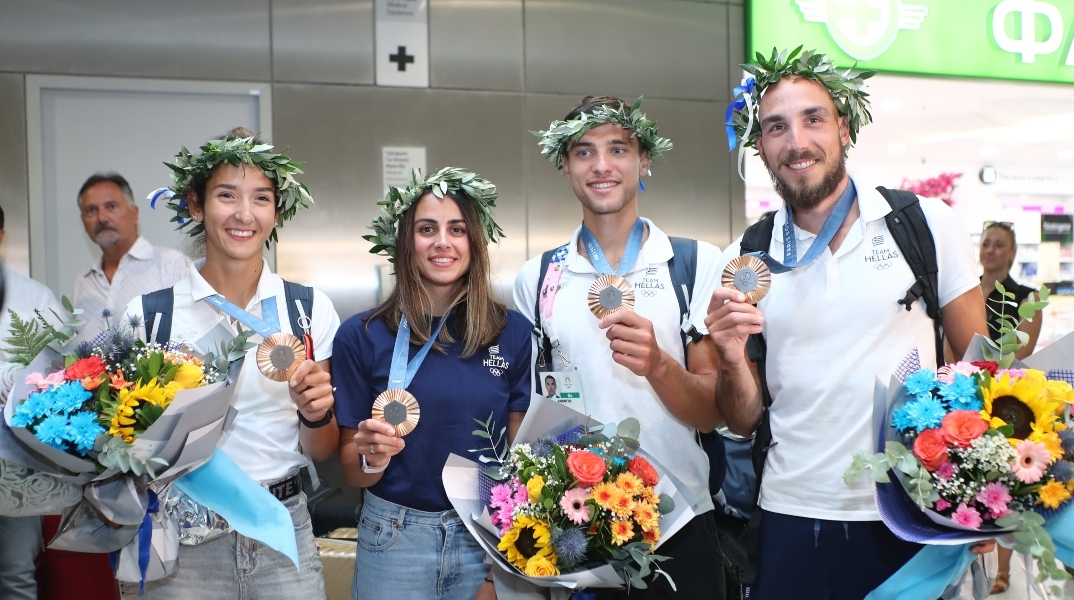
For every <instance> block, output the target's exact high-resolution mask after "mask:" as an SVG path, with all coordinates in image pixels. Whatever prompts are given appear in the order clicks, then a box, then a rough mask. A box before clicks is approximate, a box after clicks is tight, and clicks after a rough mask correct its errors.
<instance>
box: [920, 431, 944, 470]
mask: <svg viewBox="0 0 1074 600" xmlns="http://www.w3.org/2000/svg"><path fill="white" fill-rule="evenodd" d="M914 456H916V457H917V458H918V460H920V461H921V463H922V464H924V465H925V470H926V471H928V472H929V473H931V472H933V471H935V470H936V469H939V468H940V465H942V464H944V463H945V462H947V444H946V443H944V441H943V432H942V431H940V430H939V429H935V428H934V429H926V430H925V431H922V432H921V433H919V434H918V435H917V439H916V440H914Z"/></svg>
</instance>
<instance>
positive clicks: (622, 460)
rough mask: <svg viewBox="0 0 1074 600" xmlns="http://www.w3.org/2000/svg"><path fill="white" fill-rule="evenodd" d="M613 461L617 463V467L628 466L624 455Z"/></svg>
mask: <svg viewBox="0 0 1074 600" xmlns="http://www.w3.org/2000/svg"><path fill="white" fill-rule="evenodd" d="M612 462H613V463H615V466H617V467H623V466H626V459H625V458H623V457H622V456H616V457H615V460H613V461H612Z"/></svg>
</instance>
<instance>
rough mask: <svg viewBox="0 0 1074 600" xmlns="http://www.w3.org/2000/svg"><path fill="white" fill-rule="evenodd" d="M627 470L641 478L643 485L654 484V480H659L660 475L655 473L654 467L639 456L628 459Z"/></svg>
mask: <svg viewBox="0 0 1074 600" xmlns="http://www.w3.org/2000/svg"><path fill="white" fill-rule="evenodd" d="M627 470H628V471H630V472H631V473H633V474H634V475H636V476H637V477H638V479H641V480H642V481H643V482H644V483H645V485H656V482H657V481H660V475H659V474H657V472H656V469H654V468H653V466H652V465H651V464H649V461H647V460H645V459H644V458H642V457H640V456H635V457H634V458H632V459H630V463H629V464H627Z"/></svg>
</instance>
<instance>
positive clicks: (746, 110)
mask: <svg viewBox="0 0 1074 600" xmlns="http://www.w3.org/2000/svg"><path fill="white" fill-rule="evenodd" d="M856 66H857V63H855V67H856ZM742 68H743V69H744V70H745V71H746V72H747V73H749V74H750V75H752V76H753V77H751V78H750V79H752V81H750V80H747V81H746V83H745V85H743V86H741V87H738V88H735V95H736V100H735V102H733V103H732V104H731V106H730V107H728V114H729V118H728V122H727V126H728V128H733V129H734V137H735V139H733V140H731V143H732V145H731V149H732V150H734V145H735V144H736V143H741V144H742V145H743V146H746V147H748V148H754V149H756V148H757V138H758V137H760V135H761V124H760V122H759V119H758V118H757V110H758V106H759V105H760V101H761V95H762V94H764V91H765V90H766V89H767V88H768V87H769V86H770V85H773V84H775V83H776V82H778V81H779V80H780V79H783V78H784V77H787V76H792V75H793V76H798V77H801V78H803V79H812V80H813V81H816V82H818V83H820V84H821V85H823V86H824V87H825V88H826V89H827V90H828V93H829V94H830V95H831V97H832V101H833V102H834V103H835V108H836V110H837V111H838V112H839V114H840V115H841V116H845V117H846V118H847V122H848V125H849V126H850V143H849V144H848V145H847V147H846V148H844V153H845V152H846V150H848V149H849V148H850V146H853V145H854V144H855V142H857V140H858V131H860V130H861V128H862V127H864V126H865V125H868V124H869V123H871V122H872V121H873V116H872V114H870V113H869V100H868V99H867V98H868V97H869V94H867V93H865V91H863V89H862V88H864V87H865V80H866V79H868V78H870V77H872V76H873V75H876V71H859V70H857V69H856V68H854V67H851V68H849V69H842V70H840V69H839V68H838V67H836V66H835V64H834V63H833V62H832V59H831V58H829V57H827V56H825V55H824V54H821V53H819V52H816V51H814V50H806V51H805V52H802V46H798V47H797V48H795V49H794V50H793V51H791V52H788V51H787V50H783V51H782V52H780V51H779V50H778V49H776V48H773V49H772V56H771V57H770V58H767V59H766V58H765V57H764V55H763V54H761V53H760V52H758V53H757V60H756V61H754V62H751V63H748V64H745V65H742ZM747 128H748V129H749V131H747ZM728 133H729V134H730V133H731V132H730V131H729V132H728ZM729 137H730V136H729ZM736 140H738V141H737V142H736Z"/></svg>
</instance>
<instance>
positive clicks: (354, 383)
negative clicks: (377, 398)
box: [332, 316, 373, 429]
mask: <svg viewBox="0 0 1074 600" xmlns="http://www.w3.org/2000/svg"><path fill="white" fill-rule="evenodd" d="M351 321H355V322H353V323H352V322H351ZM364 327H365V323H363V322H361V319H360V317H358V316H355V317H351V319H350V320H348V321H347V323H345V324H344V325H343V326H342V327H341V328H339V331H338V333H337V335H336V338H335V342H334V343H333V350H334V351H335V356H334V357H333V358H332V385H333V386H335V388H336V390H335V392H334V395H335V398H336V405H335V411H336V422H338V423H339V425H340V427H347V428H348V429H358V423H361V422H362V421H364V420H366V419H368V418H369V417H370V416H372V413H373V392H372V390H371V388H370V386H369V379H370V371H369V369H370V367H368V366H366V365H365V364H364V362H363V360H362V357H363V354H364V353H363V352H362V346H363V344H362V342H361V339H360V336H361V335H362V334H363V333H364V332H363V331H361V330H362V329H364ZM370 358H372V356H370Z"/></svg>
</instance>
